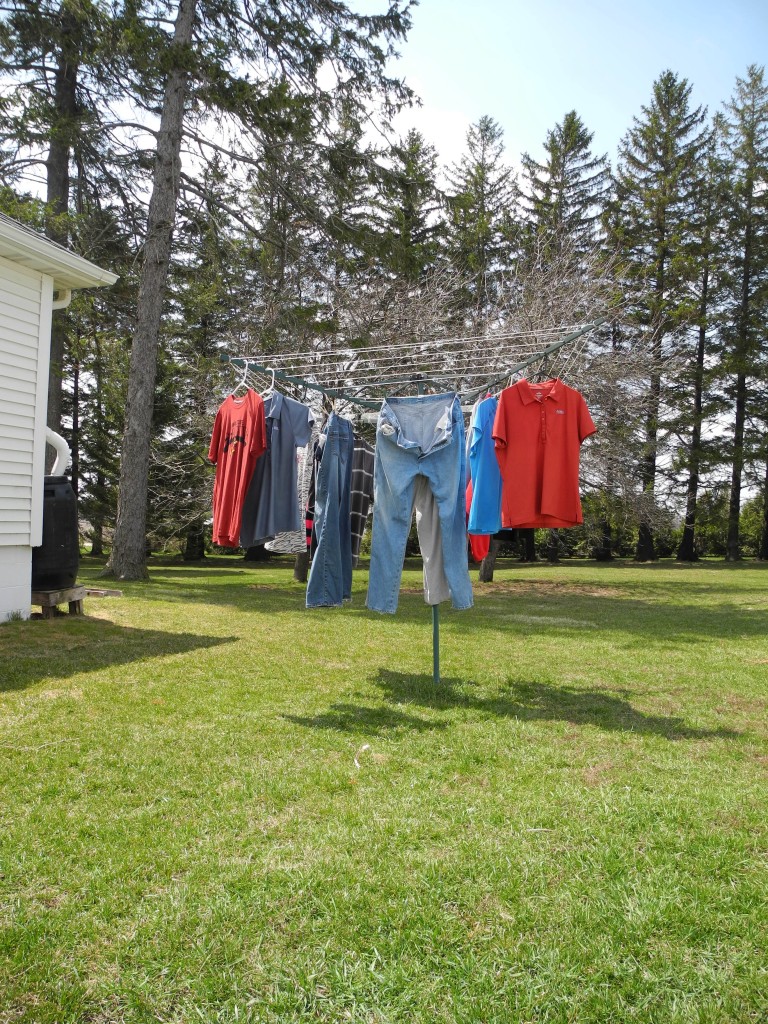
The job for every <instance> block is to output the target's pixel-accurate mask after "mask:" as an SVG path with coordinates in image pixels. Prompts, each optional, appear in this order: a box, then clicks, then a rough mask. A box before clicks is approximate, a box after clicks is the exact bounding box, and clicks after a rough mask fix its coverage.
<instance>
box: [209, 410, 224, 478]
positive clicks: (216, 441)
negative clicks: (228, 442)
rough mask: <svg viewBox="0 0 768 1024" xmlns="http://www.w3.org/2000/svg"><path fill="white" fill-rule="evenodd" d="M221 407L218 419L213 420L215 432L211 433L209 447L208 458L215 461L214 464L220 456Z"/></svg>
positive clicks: (217, 414)
mask: <svg viewBox="0 0 768 1024" xmlns="http://www.w3.org/2000/svg"><path fill="white" fill-rule="evenodd" d="M221 421H222V415H221V409H219V411H218V412H217V413H216V419H215V420H214V421H213V433H212V434H211V443H210V446H209V448H208V460H209V461H210V462H213V463H214V465H215V464H216V462H217V461H218V458H219V448H220V446H221Z"/></svg>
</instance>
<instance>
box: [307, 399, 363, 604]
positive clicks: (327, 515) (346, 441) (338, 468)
mask: <svg viewBox="0 0 768 1024" xmlns="http://www.w3.org/2000/svg"><path fill="white" fill-rule="evenodd" d="M324 434H325V447H324V448H323V457H322V460H321V462H320V468H319V469H318V471H317V484H316V488H315V521H314V529H315V536H316V537H317V548H316V550H315V554H314V557H313V559H312V567H311V568H310V570H309V581H308V583H307V608H323V607H328V606H330V607H334V608H338V607H339V606H340V605H341V604H342V602H343V601H349V600H350V599H351V597H352V531H351V528H350V510H349V502H350V492H351V490H352V454H353V452H354V448H355V440H354V437H353V434H352V424H351V423H350V422H349V420H345V419H342V418H341V417H340V416H337V415H336V413H331V415H330V417H329V419H328V424H327V426H326V428H325V431H324Z"/></svg>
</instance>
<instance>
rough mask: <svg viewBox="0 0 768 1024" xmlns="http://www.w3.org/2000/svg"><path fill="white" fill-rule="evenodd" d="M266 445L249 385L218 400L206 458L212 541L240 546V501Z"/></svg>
mask: <svg viewBox="0 0 768 1024" xmlns="http://www.w3.org/2000/svg"><path fill="white" fill-rule="evenodd" d="M266 449H267V431H266V425H265V422H264V402H263V401H262V399H261V395H259V394H257V393H256V392H255V391H251V390H250V389H249V390H248V391H247V392H246V393H245V394H244V395H243V396H242V397H241V398H235V397H234V395H230V396H229V397H228V398H225V399H224V401H223V402H222V403H221V406H220V408H219V411H218V412H217V413H216V419H215V420H214V424H213V434H212V436H211V445H210V448H209V450H208V458H209V459H210V460H211V462H213V463H215V465H216V479H215V481H214V484H213V543H214V544H219V545H221V547H223V548H236V547H239V546H240V520H241V517H242V514H243V501H244V500H245V493H246V491H247V490H248V485H249V484H250V482H251V477H252V476H253V469H254V466H255V465H256V460H257V459H258V458H259V456H260V455H263V454H264V452H265V451H266Z"/></svg>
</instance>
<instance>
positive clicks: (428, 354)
mask: <svg viewBox="0 0 768 1024" xmlns="http://www.w3.org/2000/svg"><path fill="white" fill-rule="evenodd" d="M606 321H607V317H600V318H598V319H597V320H594V321H593V322H592V323H590V324H586V325H581V326H576V325H569V326H568V327H560V328H552V329H545V330H537V331H522V332H521V331H518V332H514V333H504V332H501V331H500V332H498V333H495V334H494V333H489V334H485V335H482V336H463V337H454V338H443V339H439V338H438V339H426V340H425V339H422V340H418V339H414V340H412V341H411V342H403V343H398V344H393V345H386V344H378V345H371V346H364V347H360V348H357V347H355V346H354V345H345V346H342V347H340V348H337V349H335V350H334V349H333V348H331V346H329V345H322V344H321V345H318V346H317V347H315V348H311V349H307V350H303V351H297V352H287V353H275V354H271V355H267V354H261V355H258V356H250V355H249V356H246V355H241V356H230V355H228V354H226V353H222V354H221V355H220V357H219V358H220V360H221V362H222V363H229V364H230V365H232V366H236V367H240V368H242V369H243V371H244V374H243V383H244V382H245V381H246V379H247V378H248V377H249V376H250V377H258V378H263V379H264V380H265V381H266V382H267V383H266V386H267V387H272V386H273V385H274V384H275V382H276V381H280V382H281V383H283V384H287V385H289V386H290V387H291V388H292V389H293V390H294V391H295V392H297V393H298V394H299V395H300V396H301V397H304V396H305V395H306V392H307V391H314V392H316V393H318V392H319V393H320V394H322V395H323V396H325V397H326V398H329V399H332V400H339V401H341V402H347V403H349V404H351V405H353V406H362V407H363V408H367V409H376V410H378V409H380V407H381V403H382V401H383V399H384V398H385V397H386V396H387V395H389V396H392V395H394V394H399V393H402V391H403V390H405V389H407V388H414V387H415V388H416V390H417V393H418V394H424V393H425V391H426V390H427V389H432V388H437V389H439V390H442V391H454V392H456V394H458V395H459V397H460V398H461V399H462V401H464V402H466V403H471V402H474V401H475V400H476V399H477V398H479V396H480V395H482V394H483V393H484V392H487V391H489V390H491V389H493V388H496V387H498V386H499V385H500V384H502V383H504V382H505V381H509V380H511V379H512V378H513V377H515V376H516V375H519V374H521V373H522V372H523V371H524V370H526V369H528V368H529V367H531V366H534V365H538V366H541V367H542V368H544V369H545V370H547V371H551V370H553V369H554V367H553V366H550V365H549V361H550V359H551V358H553V357H555V356H557V357H558V366H557V369H558V375H559V376H560V377H563V376H565V375H566V373H567V370H568V368H569V366H571V365H572V364H573V363H574V362H575V360H577V359H578V358H579V356H580V354H581V352H582V351H583V348H584V345H585V344H586V338H587V335H589V334H590V333H591V332H592V331H594V330H595V329H596V328H597V327H599V326H601V325H602V324H604V323H605V322H606ZM563 331H567V332H568V333H566V334H565V336H564V337H563V336H562V334H563ZM569 344H570V346H571V348H570V349H569V350H567V351H566V346H567V345H569ZM432 678H433V681H434V682H435V683H439V681H440V618H439V605H437V604H434V605H432Z"/></svg>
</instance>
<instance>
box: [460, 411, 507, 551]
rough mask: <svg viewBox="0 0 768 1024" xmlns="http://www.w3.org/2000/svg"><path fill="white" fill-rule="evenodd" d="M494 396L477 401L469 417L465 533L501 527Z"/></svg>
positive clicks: (490, 531)
mask: <svg viewBox="0 0 768 1024" xmlns="http://www.w3.org/2000/svg"><path fill="white" fill-rule="evenodd" d="M498 404H499V400H498V398H496V397H495V396H494V395H492V396H491V397H490V398H486V399H485V400H484V401H482V402H481V403H480V405H479V406H478V407H477V410H476V412H475V418H474V420H473V421H472V432H471V438H470V445H469V471H470V474H471V477H472V504H471V506H470V509H469V524H468V526H467V530H468V532H469V533H480V534H483V533H497V532H498V531H499V530H500V529H501V471H500V469H499V463H498V461H497V459H496V445H495V442H494V440H493V421H494V419H495V417H496V408H497V406H498Z"/></svg>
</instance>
